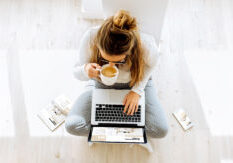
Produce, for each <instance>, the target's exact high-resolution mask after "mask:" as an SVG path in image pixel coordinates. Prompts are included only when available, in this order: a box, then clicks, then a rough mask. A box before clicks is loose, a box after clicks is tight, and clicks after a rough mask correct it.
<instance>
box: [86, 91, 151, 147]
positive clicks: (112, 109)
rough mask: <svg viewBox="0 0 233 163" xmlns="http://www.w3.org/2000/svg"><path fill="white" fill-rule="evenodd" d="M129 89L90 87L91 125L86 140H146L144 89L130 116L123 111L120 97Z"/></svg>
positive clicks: (108, 141) (99, 141) (130, 141)
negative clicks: (135, 108) (91, 89)
mask: <svg viewBox="0 0 233 163" xmlns="http://www.w3.org/2000/svg"><path fill="white" fill-rule="evenodd" d="M129 91H130V90H125V89H124V90H119V89H96V88H95V89H93V94H92V110H91V129H90V132H89V136H88V142H93V143H123V144H124V143H135V144H144V143H147V138H146V132H145V93H143V95H142V96H141V98H140V100H139V105H138V111H137V112H135V113H134V114H133V115H132V116H131V115H127V114H126V113H123V110H124V106H123V99H124V97H125V96H126V94H128V93H129Z"/></svg>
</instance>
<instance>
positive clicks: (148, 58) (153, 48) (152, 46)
mask: <svg viewBox="0 0 233 163" xmlns="http://www.w3.org/2000/svg"><path fill="white" fill-rule="evenodd" d="M142 42H143V44H144V46H145V54H144V59H145V71H144V77H143V79H142V80H141V81H140V82H139V84H138V85H134V86H133V87H132V89H131V90H132V91H134V92H136V93H137V94H139V95H140V96H141V95H142V93H143V91H144V88H145V86H146V84H147V81H148V80H149V78H150V77H151V75H152V73H153V71H154V69H155V66H156V63H157V60H158V55H159V52H158V47H157V45H156V43H155V39H154V37H153V36H150V35H147V36H146V39H145V40H142Z"/></svg>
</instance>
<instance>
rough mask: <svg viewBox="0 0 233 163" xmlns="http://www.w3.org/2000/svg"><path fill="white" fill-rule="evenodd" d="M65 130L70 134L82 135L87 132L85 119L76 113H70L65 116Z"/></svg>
mask: <svg viewBox="0 0 233 163" xmlns="http://www.w3.org/2000/svg"><path fill="white" fill-rule="evenodd" d="M65 128H66V131H67V132H68V133H70V134H72V135H78V136H83V135H86V134H87V131H88V128H87V124H86V120H85V119H84V118H83V117H81V116H78V115H71V116H68V117H67V118H66V122H65Z"/></svg>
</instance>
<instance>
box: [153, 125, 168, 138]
mask: <svg viewBox="0 0 233 163" xmlns="http://www.w3.org/2000/svg"><path fill="white" fill-rule="evenodd" d="M167 133H168V126H167V125H163V126H157V127H153V128H151V129H150V132H149V136H150V137H152V138H163V137H165V136H166V135H167Z"/></svg>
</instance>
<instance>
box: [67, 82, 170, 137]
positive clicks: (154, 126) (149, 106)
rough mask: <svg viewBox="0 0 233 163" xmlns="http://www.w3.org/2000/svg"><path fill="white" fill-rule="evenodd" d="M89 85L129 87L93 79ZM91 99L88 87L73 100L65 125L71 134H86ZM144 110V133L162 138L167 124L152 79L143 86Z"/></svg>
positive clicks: (89, 122)
mask: <svg viewBox="0 0 233 163" xmlns="http://www.w3.org/2000/svg"><path fill="white" fill-rule="evenodd" d="M91 87H96V88H102V89H111V88H114V89H130V87H129V84H128V83H116V84H114V85H113V86H105V85H103V84H102V83H100V82H97V81H95V84H94V85H92V86H91ZM91 99H92V90H91V89H88V90H87V91H85V92H84V93H83V94H81V95H80V96H79V97H78V99H77V100H76V101H75V103H74V105H73V107H72V109H71V111H70V112H69V114H68V116H67V118H66V122H65V127H66V130H67V131H68V132H69V133H70V134H73V135H77V136H88V134H89V131H90V125H91ZM145 104H146V105H145V110H146V115H145V118H146V123H145V130H146V134H147V136H149V137H152V138H162V137H164V136H165V135H166V134H167V131H168V125H167V120H166V117H165V113H164V110H163V108H162V107H161V105H160V103H159V99H158V96H157V95H156V89H155V86H154V83H153V81H152V79H150V80H149V81H148V82H147V85H146V87H145Z"/></svg>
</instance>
